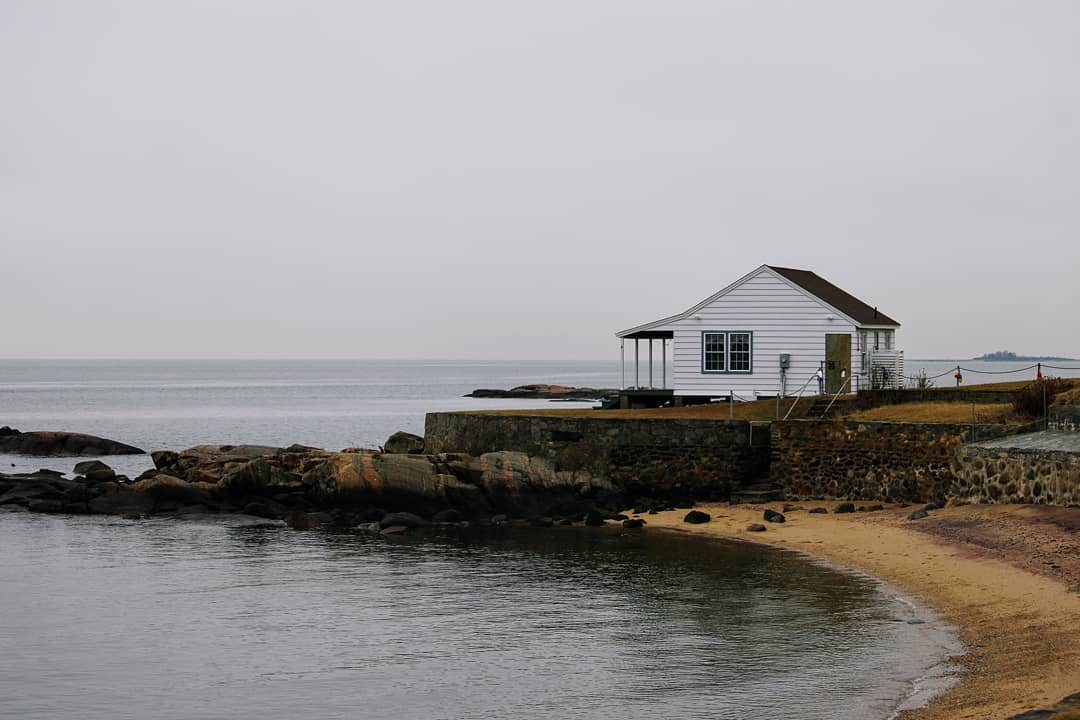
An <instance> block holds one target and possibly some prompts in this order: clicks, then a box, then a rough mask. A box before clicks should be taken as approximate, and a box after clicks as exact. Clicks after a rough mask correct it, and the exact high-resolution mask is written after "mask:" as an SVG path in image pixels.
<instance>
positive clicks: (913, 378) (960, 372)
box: [902, 363, 1080, 385]
mask: <svg viewBox="0 0 1080 720" xmlns="http://www.w3.org/2000/svg"><path fill="white" fill-rule="evenodd" d="M1032 370H1034V371H1035V378H1034V379H1036V380H1038V379H1039V378H1041V377H1042V371H1043V370H1070V371H1073V370H1080V366H1078V367H1071V366H1068V365H1049V364H1047V363H1035V364H1033V365H1028V366H1026V367H1022V368H1016V369H1015V370H979V369H976V368H969V367H964V366H963V365H957V366H956V367H951V368H949V369H948V370H946V371H945V372H941V373H938V374H937V375H904V376H902V377H903V378H904V379H905V380H907V381H908V382H909V383H911V384H913V385H920V384H924V383H929V382H932V381H934V380H938V379H940V378H943V377H945V376H946V375H951V376H953V377H954V378H956V379H957V380H958V381H960V382H963V377H964V374H965V373H971V374H973V375H1015V374H1016V373H1026V372H1031V371H1032Z"/></svg>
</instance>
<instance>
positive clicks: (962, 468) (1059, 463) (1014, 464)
mask: <svg viewBox="0 0 1080 720" xmlns="http://www.w3.org/2000/svg"><path fill="white" fill-rule="evenodd" d="M956 475H957V478H958V482H957V487H956V488H954V495H955V496H956V497H957V498H958V499H960V500H963V501H966V502H971V503H1039V504H1047V505H1068V506H1074V507H1075V506H1078V505H1080V453H1071V452H1060V451H1052V450H1022V449H1017V448H1008V449H1004V448H1002V449H998V448H986V447H978V446H974V447H965V448H963V449H962V450H961V451H960V453H959V456H958V457H957V467H956Z"/></svg>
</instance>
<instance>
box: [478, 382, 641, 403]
mask: <svg viewBox="0 0 1080 720" xmlns="http://www.w3.org/2000/svg"><path fill="white" fill-rule="evenodd" d="M618 394H619V391H618V390H617V389H615V388H587V387H569V386H566V385H542V384H538V385H518V386H517V387H512V388H510V389H509V390H497V389H491V388H478V389H476V390H473V391H472V392H471V393H469V394H467V395H466V396H465V397H471V398H496V399H504V400H512V399H518V400H603V399H605V398H609V397H612V396H614V395H618Z"/></svg>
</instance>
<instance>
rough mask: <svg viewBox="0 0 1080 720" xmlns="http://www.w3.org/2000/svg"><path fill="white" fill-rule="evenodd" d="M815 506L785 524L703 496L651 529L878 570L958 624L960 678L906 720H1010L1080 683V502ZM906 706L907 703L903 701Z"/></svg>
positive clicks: (653, 518)
mask: <svg viewBox="0 0 1080 720" xmlns="http://www.w3.org/2000/svg"><path fill="white" fill-rule="evenodd" d="M836 504H837V503H836V502H821V503H817V502H814V503H804V504H802V506H801V507H803V508H804V509H801V510H795V511H792V512H789V513H786V520H787V521H786V522H784V523H764V524H765V525H766V527H767V529H766V531H765V532H751V531H748V530H747V526H748V525H749V524H750V523H760V522H762V515H763V511H764V509H765V508H766V507H773V508H774V509H777V510H779V509H780V504H779V503H775V504H773V505H760V506H758V505H728V504H703V505H700V506H696V509H699V510H703V511H704V512H707V513H709V514H710V515H711V516H712V520H711V521H710V522H708V523H705V524H701V525H690V524H686V523H684V522H683V516H684V515H685V513H686V511H667V512H663V513H659V514H657V515H648V516H645V517H646V520H647V522H648V525H647V526H646V527H647V528H649V529H662V530H667V531H679V532H686V533H690V534H700V535H703V536H708V537H718V538H728V539H736V540H744V541H749V542H757V543H763V544H767V545H770V546H773V547H777V548H785V549H789V550H795V551H799V552H801V553H805V554H807V555H809V556H810V557H813V558H819V559H822V560H824V561H826V562H830V563H836V564H838V565H841V566H844V567H848V568H851V569H853V570H856V571H858V572H861V573H865V574H867V575H870V576H872V577H874V578H877V579H879V580H881V581H883V582H884V583H886V584H887V585H889V586H892V587H895V588H897V589H899V590H900V591H902V592H903V593H905V594H907V595H910V596H911V597H912V598H914V599H916V600H917V601H918V602H919V603H920V604H922V605H923V606H925V607H926V608H928V609H929V610H931V611H932V612H933V613H934V614H935V615H936V617H937V618H939V619H940V621H941V622H942V623H944V624H945V625H947V626H952V627H955V628H957V629H958V634H959V638H960V640H961V642H962V643H963V652H962V654H960V655H958V656H955V657H953V658H952V660H951V661H950V662H951V664H952V665H953V666H954V667H959V668H961V669H962V671H961V672H960V673H959V674H958V675H956V680H957V681H956V682H955V683H954V684H952V685H951V687H947V688H945V689H944V690H943V691H942V692H940V693H938V694H934V695H933V696H932V697H931V698H930V700H929V702H928V703H927V704H925V705H924V706H923V707H918V708H910V709H901V710H900V712H898V714H896V715H895V717H897V718H899V719H900V720H964V719H971V720H975V719H977V718H978V719H982V720H986V719H992V718H1008V717H1010V716H1012V715H1015V714H1018V713H1022V712H1025V711H1029V710H1033V709H1037V708H1045V707H1052V706H1054V705H1055V704H1057V703H1058V702H1060V701H1061V700H1062V699H1063V698H1064V697H1066V696H1068V695H1070V694H1072V693H1076V692H1077V691H1080V592H1078V590H1080V554H1078V553H1077V552H1076V549H1077V547H1078V546H1080V540H1078V539H1077V533H1076V531H1075V524H1076V523H1078V522H1080V510H1078V509H1075V508H1052V507H1049V508H1048V507H1045V506H1023V505H1005V506H986V505H978V506H958V507H950V508H945V509H942V510H937V511H933V513H932V515H931V517H929V518H924V519H922V520H915V521H911V520H908V519H907V516H908V514H910V512H911V510H912V509H911V508H901V507H899V506H886V509H884V510H882V511H877V512H860V513H850V514H833V513H829V514H809V513H807V512H806V509H809V508H811V507H816V506H822V507H827V508H829V509H832V508H833V507H835V506H836ZM901 707H904V706H903V705H902V706H901Z"/></svg>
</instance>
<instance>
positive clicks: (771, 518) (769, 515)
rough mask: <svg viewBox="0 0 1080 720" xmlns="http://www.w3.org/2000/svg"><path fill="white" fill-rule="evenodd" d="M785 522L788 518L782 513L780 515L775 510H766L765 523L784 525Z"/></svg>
mask: <svg viewBox="0 0 1080 720" xmlns="http://www.w3.org/2000/svg"><path fill="white" fill-rule="evenodd" d="M785 520H787V518H785V517H784V516H783V514H782V513H778V512H776V511H775V510H768V509H767V510H765V521H766V522H771V523H782V522H784V521H785Z"/></svg>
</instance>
